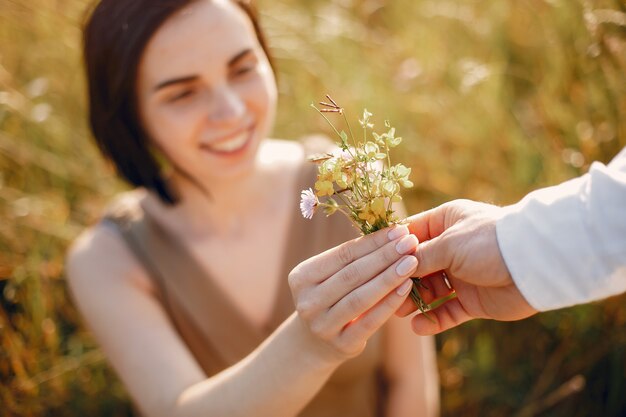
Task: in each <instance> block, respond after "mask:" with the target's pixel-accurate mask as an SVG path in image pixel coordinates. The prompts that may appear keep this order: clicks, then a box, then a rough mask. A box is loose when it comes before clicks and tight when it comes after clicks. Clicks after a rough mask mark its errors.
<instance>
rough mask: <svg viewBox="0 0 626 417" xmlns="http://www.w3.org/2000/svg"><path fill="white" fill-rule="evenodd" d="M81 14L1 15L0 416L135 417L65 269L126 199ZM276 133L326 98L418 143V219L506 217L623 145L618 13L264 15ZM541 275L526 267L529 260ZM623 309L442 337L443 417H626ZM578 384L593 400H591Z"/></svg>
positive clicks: (624, 67)
mask: <svg viewBox="0 0 626 417" xmlns="http://www.w3.org/2000/svg"><path fill="white" fill-rule="evenodd" d="M86 4H87V2H86V1H85V0H28V1H26V0H19V1H18V0H0V45H1V48H0V218H1V219H2V220H1V221H0V378H1V381H2V383H1V384H0V415H3V416H14V415H15V416H17V415H19V416H46V415H54V416H64V415H68V416H85V415H107V416H108V415H110V416H118V415H129V414H133V411H132V408H131V406H130V405H129V403H128V399H127V395H126V394H125V391H124V389H123V387H122V386H121V384H120V383H119V382H118V381H117V379H116V378H115V376H114V375H113V373H112V372H111V371H110V369H109V368H108V366H107V364H106V362H105V361H104V359H103V357H102V355H101V353H100V352H99V350H98V348H97V346H96V344H95V343H94V341H93V340H92V339H91V337H90V336H89V333H88V331H87V330H86V329H85V328H84V326H83V325H82V323H81V320H80V318H79V317H78V315H77V313H76V310H75V309H74V307H73V306H72V304H71V301H70V300H69V299H68V294H67V290H66V287H65V281H64V275H63V257H64V252H65V250H66V248H67V245H68V243H69V242H70V241H71V240H72V239H73V238H74V237H75V236H76V235H77V233H79V231H80V230H81V229H82V228H83V227H84V226H85V225H88V224H91V223H92V222H94V221H95V220H96V219H97V218H98V215H99V213H100V211H101V210H102V208H103V207H104V206H105V204H106V202H107V201H108V200H109V199H110V198H111V196H112V195H113V194H114V193H115V192H116V191H118V190H120V189H122V188H123V185H122V184H121V183H119V182H118V181H117V180H115V178H114V175H113V173H112V171H111V170H110V169H109V168H108V167H107V166H106V164H105V163H104V162H103V161H102V160H101V159H100V157H99V156H98V155H97V153H96V151H95V148H94V146H93V144H92V143H91V141H90V138H89V133H88V130H87V128H86V123H85V100H84V85H83V74H82V68H81V63H80V56H79V53H80V22H81V20H82V15H83V9H85V7H86ZM261 9H262V14H263V22H264V24H265V26H266V28H267V30H268V32H269V34H270V37H269V38H270V44H271V46H272V49H273V51H274V54H275V56H276V62H277V64H278V72H279V87H280V93H281V101H280V108H279V112H278V119H277V126H276V133H275V134H276V135H277V136H280V137H286V138H297V137H299V136H302V135H306V134H310V133H312V132H320V131H323V132H324V131H326V130H325V129H326V127H325V126H323V125H322V124H321V122H320V119H319V117H317V115H316V114H314V112H313V111H312V110H311V109H310V108H309V104H310V103H311V102H312V101H317V99H319V98H321V97H322V96H323V95H324V94H325V93H327V92H330V93H332V95H333V96H334V97H335V98H337V99H338V100H340V102H341V103H342V105H343V106H344V107H345V108H347V109H349V110H351V109H352V111H354V112H355V113H358V112H360V111H361V109H362V107H364V106H365V107H367V108H368V109H369V110H370V111H372V112H373V113H374V114H375V116H376V118H378V119H377V120H375V121H376V122H377V123H382V121H383V119H385V118H387V119H390V120H391V122H392V123H393V125H394V126H396V128H397V130H398V132H399V134H400V135H401V136H402V137H403V138H405V142H404V144H403V148H402V150H401V151H399V152H396V154H395V159H396V160H398V161H401V162H403V163H405V164H406V165H409V166H411V167H413V172H414V174H413V180H414V182H415V183H416V187H415V189H414V190H413V191H412V192H411V193H409V194H406V200H407V204H408V206H409V209H410V210H411V211H413V212H415V211H419V210H422V209H426V208H429V207H432V206H434V205H436V204H439V203H441V202H444V201H447V200H450V199H454V198H460V197H463V198H472V199H480V200H486V201H490V202H494V203H497V204H508V203H512V202H514V201H517V200H518V199H519V198H521V197H522V196H523V195H524V194H525V193H527V192H528V191H530V190H533V189H535V188H537V187H541V186H546V185H549V184H554V183H557V182H560V181H563V180H566V179H568V178H571V177H574V176H577V175H579V174H581V173H583V172H585V170H586V169H587V168H588V166H589V164H590V163H591V162H592V161H594V160H600V161H604V162H606V161H608V160H609V159H610V158H611V156H612V155H614V154H615V153H616V152H617V151H618V150H619V149H620V148H621V147H623V146H624V145H626V14H625V13H626V5H625V4H624V3H623V1H619V0H612V1H610V0H595V1H592V0H579V1H573V0H543V1H540V0H522V1H515V2H512V1H511V2H508V1H479V0H440V1H436V0H397V1H384V0H367V1H357V0H335V1H330V0H325V1H321V2H308V1H306V0H299V1H291V2H289V1H286V0H264V1H262V3H261ZM529 261H531V260H529ZM624 300H625V298H624V297H621V298H617V299H613V300H609V301H607V302H604V303H600V304H596V305H591V306H584V307H579V308H575V309H568V310H565V311H562V312H556V313H550V314H544V315H541V316H538V317H536V318H533V319H531V320H526V321H523V322H518V323H494V322H475V323H471V324H467V325H465V326H462V327H461V328H459V329H458V330H454V331H450V332H448V333H446V334H444V335H442V336H440V337H439V338H438V346H439V365H440V370H441V376H442V377H441V382H442V392H443V411H444V415H463V416H511V415H516V416H520V417H522V416H532V415H545V416H548V415H549V416H588V415H603V416H620V415H624V414H626V398H625V397H624V395H623V392H624V391H625V390H626V359H625V358H626V355H625V353H626V340H625V336H624V335H625V334H626V333H625V332H624V329H625V328H626V307H624ZM583 385H584V390H582V391H581V388H582V386H583Z"/></svg>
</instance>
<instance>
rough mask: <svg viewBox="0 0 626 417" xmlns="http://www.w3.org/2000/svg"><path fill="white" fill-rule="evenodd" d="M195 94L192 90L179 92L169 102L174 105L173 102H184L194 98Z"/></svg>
mask: <svg viewBox="0 0 626 417" xmlns="http://www.w3.org/2000/svg"><path fill="white" fill-rule="evenodd" d="M193 93H194V91H193V90H191V89H188V90H182V91H179V92H178V93H176V94H174V95H173V96H171V97H170V99H169V100H168V101H169V102H170V103H173V102H176V101H180V100H182V99H184V98H187V97H190V96H192V95H193Z"/></svg>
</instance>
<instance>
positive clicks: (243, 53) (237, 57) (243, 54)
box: [228, 48, 252, 67]
mask: <svg viewBox="0 0 626 417" xmlns="http://www.w3.org/2000/svg"><path fill="white" fill-rule="evenodd" d="M251 53H252V48H246V49H244V50H243V51H241V52H239V53H238V54H237V55H235V56H234V57H232V58H231V59H230V60H229V61H228V66H229V67H232V66H233V65H235V64H237V62H239V61H241V60H242V59H243V58H245V57H246V56H248V54H251Z"/></svg>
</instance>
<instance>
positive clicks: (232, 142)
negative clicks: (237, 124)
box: [202, 127, 253, 154]
mask: <svg viewBox="0 0 626 417" xmlns="http://www.w3.org/2000/svg"><path fill="white" fill-rule="evenodd" d="M252 131H253V127H250V128H248V129H245V130H243V131H241V132H240V133H238V134H236V135H233V136H231V137H230V138H228V139H224V140H219V141H217V142H215V143H211V144H206V145H202V148H203V149H206V150H208V151H210V152H213V153H218V154H232V153H236V152H238V151H240V150H242V149H243V148H245V147H246V145H247V144H248V142H249V141H250V138H251V137H252Z"/></svg>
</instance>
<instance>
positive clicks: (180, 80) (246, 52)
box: [154, 48, 252, 91]
mask: <svg viewBox="0 0 626 417" xmlns="http://www.w3.org/2000/svg"><path fill="white" fill-rule="evenodd" d="M251 53H252V48H246V49H244V50H243V51H241V52H239V53H238V54H236V55H235V56H234V57H232V58H231V59H230V60H229V61H228V66H229V67H232V66H234V65H236V64H237V63H238V62H239V61H241V60H242V59H244V58H245V57H247V56H248V55H249V54H251ZM198 78H199V77H198V76H197V75H186V76H183V77H178V78H172V79H170V80H165V81H163V82H160V83H159V84H157V85H156V87H154V91H158V90H160V89H162V88H165V87H169V86H170V85H173V84H179V83H188V82H191V81H195V80H197V79H198Z"/></svg>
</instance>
